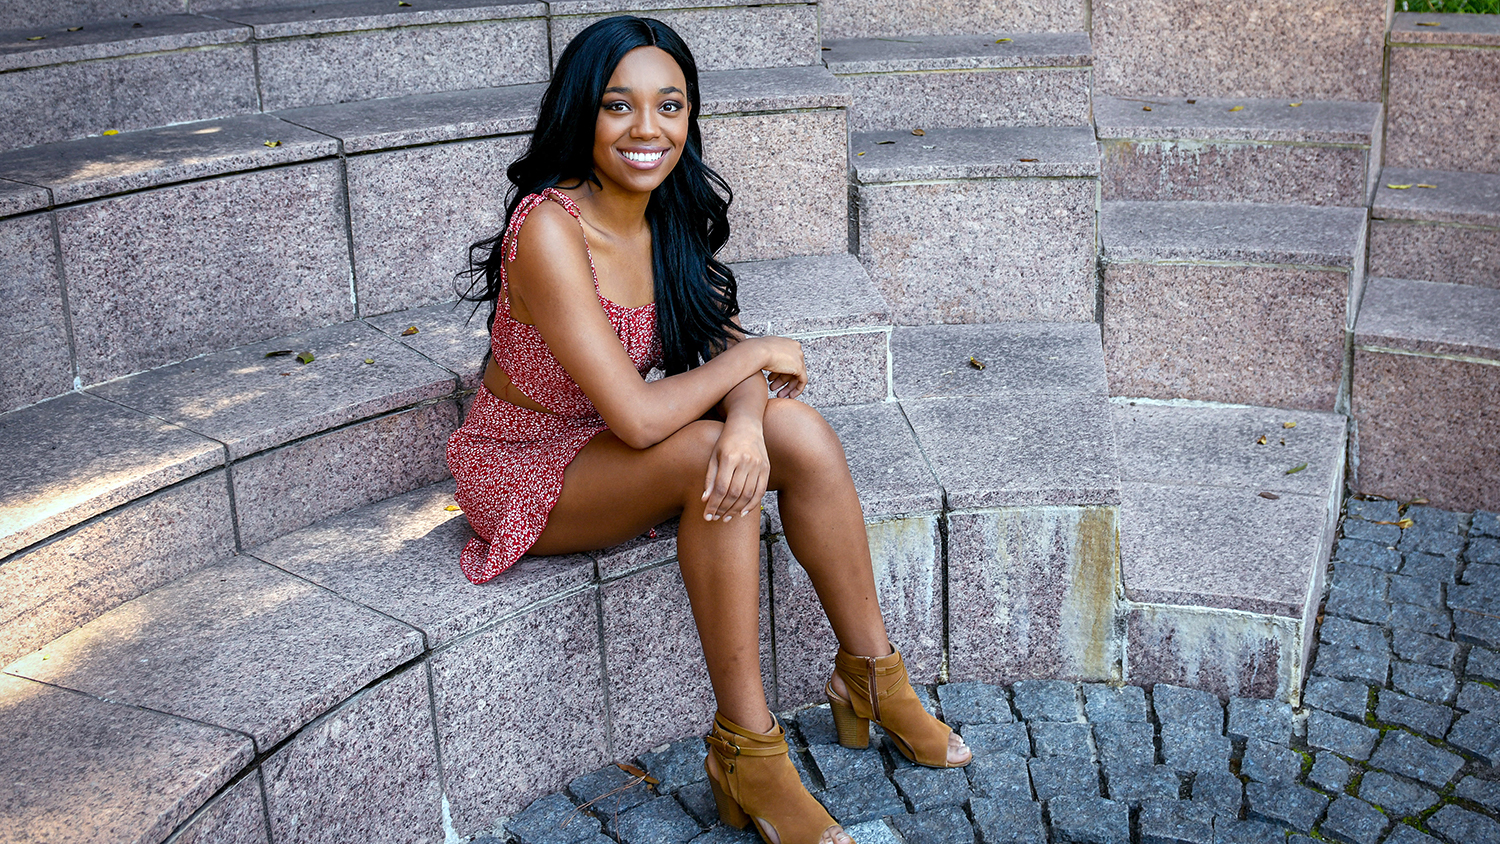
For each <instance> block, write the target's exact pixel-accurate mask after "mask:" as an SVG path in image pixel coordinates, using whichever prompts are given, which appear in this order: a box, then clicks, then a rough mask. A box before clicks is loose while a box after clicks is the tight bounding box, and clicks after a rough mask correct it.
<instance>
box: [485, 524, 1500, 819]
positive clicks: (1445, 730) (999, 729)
mask: <svg viewBox="0 0 1500 844" xmlns="http://www.w3.org/2000/svg"><path fill="white" fill-rule="evenodd" d="M1403 519H1409V520H1410V522H1406V521H1403ZM1342 534H1343V538H1342V539H1341V540H1340V541H1339V543H1338V545H1337V547H1336V549H1335V552H1334V555H1333V561H1332V562H1331V563H1330V576H1329V589H1328V595H1327V601H1326V604H1325V606H1324V613H1323V615H1322V617H1321V622H1320V625H1319V629H1318V645H1317V648H1316V650H1315V652H1314V657H1313V663H1312V670H1311V672H1310V676H1309V679H1308V683H1307V685H1306V688H1305V691H1304V696H1303V700H1302V707H1301V708H1300V709H1298V710H1295V711H1294V710H1293V709H1292V707H1290V706H1289V705H1287V704H1285V703H1278V702H1274V701H1263V700H1251V699H1241V698H1236V699H1232V700H1229V701H1222V700H1220V699H1218V698H1216V697H1214V696H1213V695H1211V694H1207V693H1205V692H1201V691H1197V690H1193V689H1183V688H1177V687H1173V686H1167V685H1157V686H1156V687H1155V688H1153V689H1150V690H1147V689H1142V688H1139V687H1134V686H1125V687H1123V688H1115V687H1111V686H1107V685H1103V684H1091V683H1083V684H1078V683H1069V682H1064V681H1055V680H1034V681H1023V682H1018V683H1016V684H1015V685H1014V686H1012V687H1010V688H1002V687H998V686H991V685H986V684H982V683H953V684H949V685H945V686H940V687H938V688H936V689H934V690H931V692H932V693H931V694H928V695H926V697H927V698H929V699H931V700H935V701H937V702H938V705H939V706H940V708H941V712H942V714H943V715H944V716H945V717H946V718H947V720H948V721H949V722H950V723H951V724H952V725H953V726H954V727H955V728H957V729H959V730H960V731H961V732H962V734H963V735H964V737H965V739H966V740H967V741H968V742H969V744H970V746H971V747H972V748H973V750H974V754H975V761H974V763H973V764H972V765H970V766H969V767H967V768H965V769H962V770H928V769H923V768H917V767H914V766H912V765H911V764H910V763H908V762H907V761H906V760H905V759H904V758H902V757H901V755H900V754H899V753H897V752H896V751H895V750H894V748H893V747H892V746H891V744H890V742H889V741H888V740H884V739H882V740H879V741H873V742H871V746H870V748H869V749H867V750H860V751H854V750H846V749H844V748H841V747H839V746H837V744H836V743H835V741H836V738H835V735H834V732H833V724H832V719H831V717H830V715H829V712H828V708H827V707H826V706H820V707H812V708H809V709H804V710H801V711H798V712H788V713H783V714H782V715H781V718H782V721H783V723H784V724H785V725H786V726H787V730H788V734H789V737H790V739H791V741H792V743H793V745H794V750H793V752H794V753H795V755H796V759H795V761H796V762H797V763H798V768H799V770H801V771H802V772H803V778H804V781H805V782H806V783H807V787H808V788H809V789H810V790H811V791H812V792H813V793H814V794H816V795H817V796H818V798H819V799H820V800H822V801H823V802H824V805H826V806H827V807H828V809H829V811H830V812H831V813H832V814H833V815H834V817H835V818H837V819H838V820H839V821H840V822H842V823H843V824H844V825H845V827H846V828H847V829H848V830H849V831H850V832H851V833H853V835H854V837H855V839H856V840H857V841H859V842H861V844H892V842H894V844H901V843H902V842H905V844H929V842H931V844H950V842H959V843H960V844H1000V842H1007V844H1008V843H1009V842H1016V844H1023V843H1024V844H1032V843H1033V842H1034V844H1063V842H1090V844H1113V842H1119V844H1158V842H1161V843H1162V844H1166V843H1167V842H1170V843H1171V844H1237V843H1238V842H1246V844H1262V842H1277V844H1306V842H1310V841H1312V840H1314V839H1319V840H1325V841H1336V842H1345V844H1423V842H1426V843H1427V844H1442V843H1443V842H1446V844H1500V770H1497V768H1496V767H1495V763H1496V762H1497V760H1500V518H1497V516H1496V515H1495V514H1493V513H1475V514H1473V515H1472V516H1471V515H1469V514H1462V513H1448V512H1444V511H1441V510H1435V509H1432V508H1428V507H1424V506H1419V505H1413V506H1409V507H1406V508H1404V509H1402V508H1398V506H1397V505H1396V503H1395V502H1389V501H1373V500H1372V501H1360V500H1352V499H1351V500H1350V501H1349V502H1348V508H1347V516H1346V518H1345V521H1344V524H1343V529H1342ZM877 733H878V731H877ZM634 762H635V764H636V765H638V766H639V767H640V768H642V769H644V770H646V771H647V772H649V773H650V774H651V775H652V776H653V777H655V778H657V779H659V780H660V784H659V785H656V786H654V787H651V786H647V785H646V784H644V783H639V782H637V781H636V780H635V779H634V778H633V777H631V776H630V775H628V774H627V773H625V772H624V771H623V770H621V769H620V768H618V767H616V766H609V767H607V768H604V769H601V770H600V771H596V772H594V773H591V774H587V775H585V776H582V777H579V778H578V779H576V780H574V781H573V783H572V784H571V785H570V786H569V787H568V789H567V790H566V791H565V792H560V793H558V794H553V795H549V796H547V797H543V798H541V799H539V800H537V801H536V802H535V803H533V804H532V805H531V806H530V807H528V808H527V809H526V810H524V811H523V812H521V813H520V814H518V815H516V816H515V817H513V818H511V819H510V820H509V821H508V822H507V823H506V824H505V826H504V829H503V831H501V832H499V833H498V834H497V835H495V836H481V837H480V838H478V839H476V840H475V844H502V842H505V844H510V842H514V843H515V844H574V842H588V844H606V843H607V842H619V844H648V842H650V844H687V842H694V844H753V842H757V841H759V840H760V839H759V838H758V837H757V836H756V835H755V834H754V833H753V832H747V831H741V830H734V829H728V828H725V827H723V826H721V825H719V824H718V817H717V813H716V812H715V810H714V806H713V797H712V795H711V794H710V792H709V789H708V786H707V783H706V782H705V781H704V775H703V767H702V764H703V743H702V741H701V739H698V738H696V737H694V738H687V739H683V740H681V741H678V742H675V743H673V744H671V745H669V746H666V747H663V748H659V749H657V750H655V751H653V752H651V753H647V754H645V755H643V756H641V757H640V758H638V759H636V760H634ZM590 801H592V802H590ZM580 804H586V805H585V806H584V808H581V809H580V808H579V806H580Z"/></svg>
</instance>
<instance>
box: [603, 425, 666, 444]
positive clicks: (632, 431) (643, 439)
mask: <svg viewBox="0 0 1500 844" xmlns="http://www.w3.org/2000/svg"><path fill="white" fill-rule="evenodd" d="M610 430H612V431H614V432H615V436H617V437H619V438H620V441H621V442H623V443H625V444H626V445H628V446H630V447H631V448H633V449H636V450H642V449H647V448H650V447H651V446H653V445H656V444H657V443H659V442H661V441H662V440H664V439H666V437H663V436H661V435H659V434H658V433H657V432H656V431H654V430H652V428H651V425H650V424H649V423H648V422H646V420H644V419H628V420H623V421H622V422H621V423H620V424H619V425H617V426H616V425H612V426H610Z"/></svg>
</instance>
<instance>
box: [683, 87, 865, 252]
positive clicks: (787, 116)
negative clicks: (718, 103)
mask: <svg viewBox="0 0 1500 844" xmlns="http://www.w3.org/2000/svg"><path fill="white" fill-rule="evenodd" d="M707 86H708V82H707V80H705V83H704V88H705V89H707ZM699 125H700V126H701V127H702V130H703V151H704V158H705V159H706V160H707V162H708V164H709V166H711V167H713V168H714V169H715V170H717V171H718V172H719V175H721V176H723V177H724V180H725V181H726V182H728V183H729V187H730V189H731V190H733V191H734V204H732V205H731V206H730V207H729V225H730V231H731V232H732V234H731V235H730V238H729V243H727V244H725V246H724V249H723V250H722V251H721V252H720V253H719V255H718V258H719V260H721V261H756V260H766V259H771V258H785V257H787V256H789V255H820V254H831V253H836V252H846V251H848V240H849V187H848V184H847V181H846V175H845V169H844V161H845V159H847V158H848V155H849V152H848V150H849V141H848V135H847V129H846V128H845V126H846V124H845V119H844V112H843V110H842V109H827V110H816V111H800V112H784V113H772V114H741V115H737V116H726V117H708V118H705V119H704V120H702V121H700V124H699ZM746 149H754V150H756V154H755V155H745V154H744V150H746Z"/></svg>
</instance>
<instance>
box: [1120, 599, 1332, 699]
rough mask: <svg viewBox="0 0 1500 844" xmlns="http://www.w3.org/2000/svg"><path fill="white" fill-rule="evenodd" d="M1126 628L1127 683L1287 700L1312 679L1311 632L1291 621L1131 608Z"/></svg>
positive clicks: (1185, 609) (1165, 607)
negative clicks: (1306, 648)
mask: <svg viewBox="0 0 1500 844" xmlns="http://www.w3.org/2000/svg"><path fill="white" fill-rule="evenodd" d="M1125 629H1126V645H1125V682H1127V683H1132V684H1141V685H1147V684H1153V683H1170V684H1172V685H1175V686H1187V687H1189V688H1194V689H1203V690H1205V691H1210V692H1213V693H1214V694H1217V695H1219V696H1220V697H1259V698H1274V699H1277V700H1288V699H1293V698H1294V697H1295V696H1296V695H1297V694H1299V693H1300V689H1301V684H1302V680H1303V678H1304V677H1305V675H1306V667H1305V666H1306V664H1307V663H1306V661H1305V659H1304V657H1303V653H1302V651H1303V646H1302V635H1301V631H1302V630H1303V629H1305V628H1302V627H1301V625H1300V623H1299V622H1297V621H1294V620H1293V619H1289V618H1283V617H1280V616H1274V615H1261V614H1257V613H1237V612H1226V611H1216V610H1205V609H1194V608H1191V607H1181V606H1175V605H1170V604H1142V603H1134V602H1131V603H1129V604H1128V607H1127V609H1126V610H1125Z"/></svg>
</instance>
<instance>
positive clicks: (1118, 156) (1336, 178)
mask: <svg viewBox="0 0 1500 844" xmlns="http://www.w3.org/2000/svg"><path fill="white" fill-rule="evenodd" d="M1100 147H1101V153H1102V159H1103V160H1102V166H1101V173H1100V188H1101V190H1102V192H1103V197H1104V199H1106V200H1111V199H1138V200H1201V201H1208V202H1266V203H1278V204H1295V205H1341V206H1345V207H1357V206H1361V205H1365V204H1367V203H1368V201H1369V197H1370V189H1371V187H1372V185H1373V180H1374V178H1375V176H1376V175H1377V171H1378V170H1379V151H1378V150H1377V151H1376V152H1375V154H1374V156H1373V157H1372V156H1371V153H1370V150H1369V149H1368V148H1363V147H1339V146H1321V145H1298V144H1256V143H1235V142H1215V141H1167V140H1128V139H1106V140H1102V141H1100ZM1372 160H1373V161H1374V166H1373V169H1372V166H1371V161H1372Z"/></svg>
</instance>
